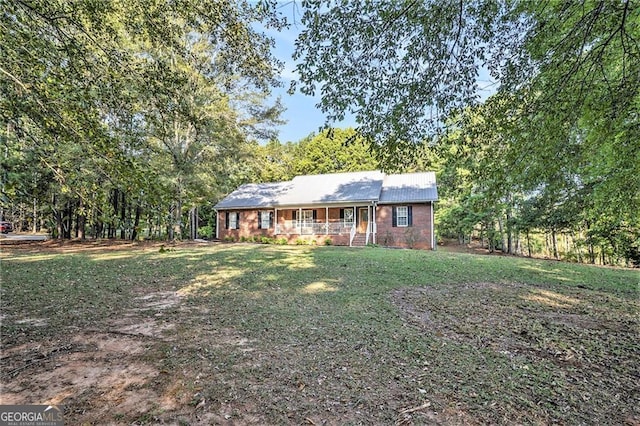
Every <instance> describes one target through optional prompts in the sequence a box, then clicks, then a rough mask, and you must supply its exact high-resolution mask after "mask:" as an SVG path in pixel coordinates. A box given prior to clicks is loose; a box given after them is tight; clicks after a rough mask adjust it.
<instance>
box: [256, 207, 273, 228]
mask: <svg viewBox="0 0 640 426" xmlns="http://www.w3.org/2000/svg"><path fill="white" fill-rule="evenodd" d="M272 226H273V213H272V212H270V211H267V210H263V211H259V212H258V229H269V228H271V227H272Z"/></svg>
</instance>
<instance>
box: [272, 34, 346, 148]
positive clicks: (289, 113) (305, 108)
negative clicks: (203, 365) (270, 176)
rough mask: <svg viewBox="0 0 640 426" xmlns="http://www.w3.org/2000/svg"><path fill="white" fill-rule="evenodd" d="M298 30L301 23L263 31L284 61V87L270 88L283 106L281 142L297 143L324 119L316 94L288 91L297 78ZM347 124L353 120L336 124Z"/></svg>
mask: <svg viewBox="0 0 640 426" xmlns="http://www.w3.org/2000/svg"><path fill="white" fill-rule="evenodd" d="M301 30H302V27H300V25H298V26H296V25H291V27H290V28H289V29H283V30H282V31H280V32H276V31H270V30H267V31H266V33H267V34H268V35H269V36H271V37H273V38H274V39H275V41H276V48H275V51H274V54H275V56H276V57H277V58H278V59H279V60H281V61H283V62H284V64H285V66H284V69H283V70H282V74H281V78H282V81H283V83H284V84H283V87H280V88H276V89H275V90H274V91H273V94H274V96H275V97H277V96H280V98H281V100H282V104H283V105H284V106H285V107H286V111H285V112H284V113H283V114H282V118H283V119H284V120H286V121H287V123H286V124H283V125H282V126H280V127H279V132H280V134H279V140H280V142H288V141H292V142H298V141H299V140H301V139H303V138H304V137H306V136H308V135H309V134H310V133H311V132H315V133H318V129H319V128H320V127H321V126H322V125H323V124H324V122H325V115H324V114H323V113H322V112H321V111H320V109H319V108H317V107H316V104H317V103H318V102H320V96H319V95H316V96H314V97H312V96H306V95H304V94H302V93H300V91H296V93H295V94H293V95H289V94H288V93H287V90H288V89H289V85H290V83H291V81H292V80H295V79H296V78H297V74H296V73H295V63H294V61H293V59H292V58H291V55H292V54H293V51H294V50H295V44H294V43H295V41H296V37H297V36H298V33H299V32H300V31H301ZM349 126H351V127H355V120H349V119H347V120H346V121H344V122H342V123H340V124H339V127H349Z"/></svg>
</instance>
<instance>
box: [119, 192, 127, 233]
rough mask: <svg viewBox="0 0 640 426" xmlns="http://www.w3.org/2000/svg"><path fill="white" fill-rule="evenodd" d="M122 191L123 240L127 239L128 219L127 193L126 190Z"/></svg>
mask: <svg viewBox="0 0 640 426" xmlns="http://www.w3.org/2000/svg"><path fill="white" fill-rule="evenodd" d="M121 193H122V203H121V205H120V239H121V240H125V239H126V232H127V229H126V226H125V224H126V221H127V199H126V197H127V195H126V194H125V192H124V191H121Z"/></svg>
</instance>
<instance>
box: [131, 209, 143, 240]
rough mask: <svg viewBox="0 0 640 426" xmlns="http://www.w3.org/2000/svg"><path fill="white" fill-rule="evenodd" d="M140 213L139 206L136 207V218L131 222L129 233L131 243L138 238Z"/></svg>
mask: <svg viewBox="0 0 640 426" xmlns="http://www.w3.org/2000/svg"><path fill="white" fill-rule="evenodd" d="M140 213H142V209H141V208H140V204H137V205H136V217H135V219H134V220H133V230H132V231H131V241H135V240H136V238H138V226H139V225H140Z"/></svg>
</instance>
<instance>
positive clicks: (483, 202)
mask: <svg viewBox="0 0 640 426" xmlns="http://www.w3.org/2000/svg"><path fill="white" fill-rule="evenodd" d="M0 4H1V6H2V7H1V10H2V12H1V14H0V57H2V58H3V61H2V63H0V89H1V93H2V96H1V98H0V114H1V119H2V122H1V123H0V138H1V141H2V153H0V157H1V158H2V165H3V167H2V176H1V178H2V179H1V185H2V200H1V208H2V212H1V213H2V217H3V218H4V219H9V220H11V221H13V222H14V223H16V224H20V225H21V226H23V227H26V228H29V229H41V228H43V229H44V228H46V229H47V230H49V231H50V232H52V234H53V235H54V236H56V237H58V238H74V237H78V238H83V237H91V238H129V239H138V238H194V237H196V236H203V235H211V234H212V233H213V228H212V227H213V226H215V218H214V213H213V211H212V205H213V204H215V201H216V200H217V199H219V198H220V197H222V196H223V195H225V194H226V193H228V192H230V191H231V190H233V189H234V188H235V187H237V185H239V184H241V183H244V182H249V181H276V180H286V179H290V178H292V177H293V176H295V175H297V174H305V173H329V172H334V171H354V170H370V169H373V168H382V169H385V170H386V171H390V172H395V171H413V170H425V169H430V170H436V171H437V172H438V176H439V182H440V185H439V189H440V195H441V202H440V203H439V209H438V210H437V219H438V222H439V225H438V231H439V233H440V235H441V236H451V237H459V238H460V240H461V241H463V240H465V239H469V238H470V236H472V235H473V236H475V237H478V238H480V239H482V240H483V241H484V242H485V244H486V245H487V246H488V247H489V248H491V249H502V250H504V251H505V252H508V253H519V254H525V255H527V254H529V253H531V254H536V253H540V252H546V253H548V254H549V255H551V256H556V257H563V258H569V259H571V260H577V261H584V262H599V263H618V264H620V263H630V262H637V261H638V257H639V254H638V251H639V247H638V245H639V240H640V233H639V229H640V223H639V216H640V215H638V214H637V212H638V211H640V167H639V164H640V124H639V115H640V113H639V111H640V95H639V93H640V88H639V87H640V78H638V76H640V44H639V40H640V26H639V25H638V22H640V7H639V6H638V3H637V2H636V1H631V0H629V1H622V2H608V1H583V2H574V1H564V2H518V1H516V2H504V1H497V0H472V1H465V2H440V1H411V0H407V1H393V2H339V3H334V2H331V1H328V2H323V1H303V2H302V7H301V8H300V10H302V11H303V15H302V17H301V21H302V22H301V23H300V25H301V27H302V28H303V31H302V33H301V34H300V36H299V38H298V41H297V44H296V46H297V51H296V54H295V57H296V59H297V61H298V62H297V64H298V65H297V67H298V72H299V75H300V78H299V80H298V81H297V82H296V83H295V84H294V87H293V88H292V90H295V88H296V87H297V88H298V89H299V90H301V91H303V92H305V93H307V94H312V93H315V91H316V90H318V91H320V96H321V97H320V99H321V101H320V105H319V106H320V108H321V109H322V110H323V111H324V112H325V113H326V114H327V116H328V117H329V121H328V123H327V124H328V125H329V126H330V125H331V124H332V122H333V121H339V120H340V119H342V118H343V117H344V116H345V114H347V113H350V114H353V115H355V117H356V120H357V123H358V127H357V129H355V131H351V130H340V129H334V130H330V131H326V132H323V133H321V134H319V135H311V136H309V137H308V138H305V139H304V140H302V141H299V142H296V143H293V142H289V143H280V142H278V141H277V137H276V136H275V133H274V128H275V125H277V124H279V123H280V122H279V113H280V111H281V106H280V105H279V103H278V102H275V103H271V104H270V103H269V102H267V99H269V98H268V97H269V94H270V90H271V88H272V87H274V86H276V85H278V84H280V83H279V81H278V79H277V76H278V72H279V69H280V66H281V64H280V63H279V62H278V61H277V60H276V59H275V58H274V57H273V56H272V52H271V49H272V48H273V40H272V39H270V38H269V37H267V36H265V35H264V34H263V33H261V32H258V31H256V30H255V28H256V26H255V25H254V24H255V23H260V25H261V26H262V27H266V28H270V27H271V28H276V29H277V28H282V27H283V26H285V25H286V20H285V19H284V18H283V14H286V13H284V12H286V11H283V10H282V8H281V7H280V5H278V4H277V3H276V2H275V1H260V2H248V3H245V2H242V1H238V2H216V1H213V0H210V1H209V0H198V1H195V0H193V1H192V0H183V1H180V2H158V1H156V0H135V1H117V0H114V1H109V2H104V1H100V0H87V1H83V2H68V1H63V0H56V1H26V0H25V1H5V0H0ZM296 10H297V9H296ZM485 74H486V75H487V76H485ZM480 75H482V77H480ZM487 78H489V79H492V80H493V82H495V84H494V86H493V87H494V88H495V90H493V91H492V94H491V96H490V97H488V99H480V98H479V96H478V94H479V93H481V92H480V90H479V89H480V88H481V87H480V86H482V85H483V84H485V83H483V82H482V81H481V80H482V79H487ZM259 141H270V142H267V143H266V144H265V145H261V143H260V142H259ZM198 224H200V226H202V228H201V230H200V233H198V232H197V228H198V226H197V225H198Z"/></svg>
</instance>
